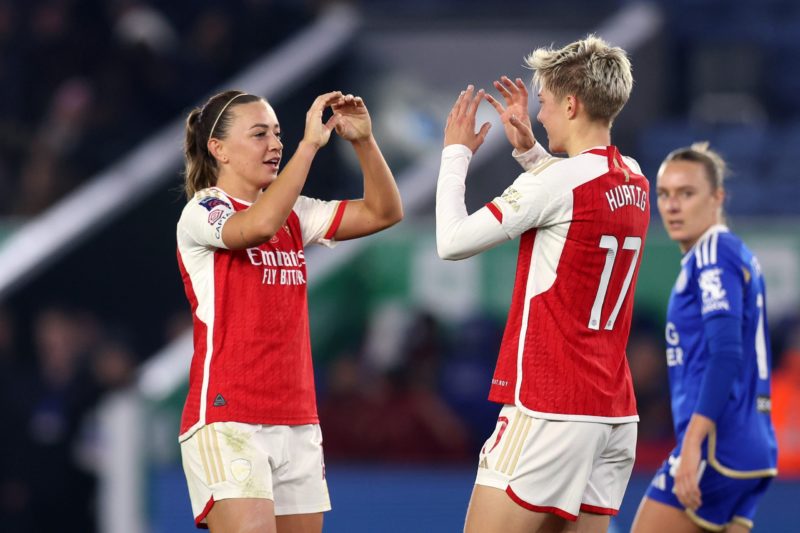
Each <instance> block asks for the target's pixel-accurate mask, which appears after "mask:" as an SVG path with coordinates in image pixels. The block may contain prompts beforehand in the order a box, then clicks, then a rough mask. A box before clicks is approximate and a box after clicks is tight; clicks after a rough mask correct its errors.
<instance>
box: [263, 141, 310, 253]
mask: <svg viewBox="0 0 800 533" xmlns="http://www.w3.org/2000/svg"><path fill="white" fill-rule="evenodd" d="M317 150H319V148H318V147H317V146H316V145H314V144H311V143H307V142H305V141H301V142H300V145H299V146H298V147H297V150H296V151H295V153H294V155H292V158H291V159H290V160H289V162H288V163H287V164H286V166H285V167H284V168H283V170H282V171H281V173H280V174H279V175H278V177H277V178H276V179H275V181H273V182H272V183H271V184H270V186H269V187H267V190H266V191H264V192H263V193H262V194H261V196H259V198H258V199H257V200H256V201H255V203H253V205H252V206H251V207H250V209H248V212H249V213H248V214H249V215H250V217H251V218H252V224H253V226H254V228H253V229H254V230H255V231H256V232H258V234H259V238H263V239H264V240H266V239H269V238H271V237H272V236H273V235H274V234H275V233H276V232H277V231H278V230H279V229H280V228H281V226H282V225H283V223H284V222H285V221H286V217H288V216H289V213H290V212H291V211H292V207H293V206H294V203H295V202H296V201H297V197H298V196H299V195H300V192H301V191H302V190H303V186H304V185H305V183H306V178H307V177H308V172H309V170H310V169H311V163H312V161H314V157H315V156H316V154H317Z"/></svg>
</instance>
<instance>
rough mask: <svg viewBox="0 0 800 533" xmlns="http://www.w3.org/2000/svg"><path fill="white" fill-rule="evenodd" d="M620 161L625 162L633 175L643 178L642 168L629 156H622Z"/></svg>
mask: <svg viewBox="0 0 800 533" xmlns="http://www.w3.org/2000/svg"><path fill="white" fill-rule="evenodd" d="M622 160H623V161H625V164H626V165H628V168H630V169H631V170H632V171H633V172H634V173H635V174H638V175H640V176H644V175H643V174H642V167H641V166H639V162H638V161H636V160H635V159H634V158H632V157H631V156H629V155H623V156H622Z"/></svg>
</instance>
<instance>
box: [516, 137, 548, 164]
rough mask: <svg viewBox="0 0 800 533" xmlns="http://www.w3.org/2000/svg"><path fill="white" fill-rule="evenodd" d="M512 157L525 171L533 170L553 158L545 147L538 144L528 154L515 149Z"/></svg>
mask: <svg viewBox="0 0 800 533" xmlns="http://www.w3.org/2000/svg"><path fill="white" fill-rule="evenodd" d="M511 156H512V157H513V158H514V159H515V160H516V161H517V163H519V166H521V167H522V169H523V170H532V169H533V168H534V167H536V166H537V165H539V164H541V163H543V162H544V161H546V160H548V159H549V158H551V157H553V156H551V155H550V153H549V152H548V151H547V150H545V149H544V146H542V145H541V143H538V142H537V143H535V144H534V145H533V147H532V148H531V149H530V150H528V151H526V152H520V151H519V150H517V149H516V148H514V150H513V151H512V152H511Z"/></svg>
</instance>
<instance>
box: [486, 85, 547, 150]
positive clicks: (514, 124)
mask: <svg viewBox="0 0 800 533" xmlns="http://www.w3.org/2000/svg"><path fill="white" fill-rule="evenodd" d="M493 85H494V87H495V89H497V90H498V91H499V92H500V94H501V95H503V99H504V100H505V102H506V105H505V107H503V104H501V103H500V102H498V101H497V100H496V99H495V98H494V97H493V96H492V95H490V94H486V96H485V98H486V101H487V102H489V103H490V104H492V107H494V109H495V111H497V114H498V115H500V120H501V121H502V122H503V129H505V132H506V137H508V140H509V142H510V143H511V145H512V146H513V147H514V148H516V149H517V151H519V152H526V151H528V150H530V149H531V148H533V145H534V144H535V143H536V137H534V135H533V128H532V127H531V119H530V116H529V115H528V88H527V87H525V83H524V82H523V81H522V80H521V79H520V78H517V80H516V81H514V82H512V81H511V79H509V78H508V76H502V77H501V78H500V80H495V81H494V84H493Z"/></svg>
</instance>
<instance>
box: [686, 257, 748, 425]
mask: <svg viewBox="0 0 800 533" xmlns="http://www.w3.org/2000/svg"><path fill="white" fill-rule="evenodd" d="M718 251H719V261H717V262H714V263H712V264H706V265H705V266H704V267H703V268H702V269H701V270H700V271H699V272H698V277H697V281H698V289H699V291H700V302H701V305H702V309H701V313H700V314H701V316H702V318H703V337H704V339H705V343H706V347H707V349H708V361H707V363H706V369H705V373H704V374H703V381H702V383H701V384H700V393H699V395H698V401H697V407H696V408H695V412H697V413H699V414H701V415H704V416H707V417H708V418H710V419H712V420H717V418H718V417H719V415H720V414H721V413H722V410H723V408H724V407H725V403H726V402H727V401H728V398H729V397H730V392H731V388H732V387H733V383H734V381H735V380H736V378H737V376H738V375H739V373H740V372H741V367H742V363H743V360H744V355H743V348H742V316H743V306H744V273H743V270H742V268H743V265H742V261H741V259H740V258H739V257H738V253H737V252H736V248H735V247H734V246H723V243H722V242H720V246H719V250H718Z"/></svg>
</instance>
